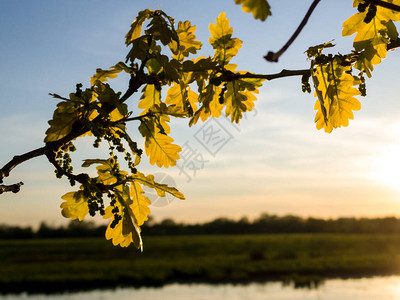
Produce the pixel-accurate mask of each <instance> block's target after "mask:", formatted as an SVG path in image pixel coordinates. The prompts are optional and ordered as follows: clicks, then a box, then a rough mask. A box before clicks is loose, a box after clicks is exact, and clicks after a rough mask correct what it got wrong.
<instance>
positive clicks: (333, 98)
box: [312, 58, 361, 133]
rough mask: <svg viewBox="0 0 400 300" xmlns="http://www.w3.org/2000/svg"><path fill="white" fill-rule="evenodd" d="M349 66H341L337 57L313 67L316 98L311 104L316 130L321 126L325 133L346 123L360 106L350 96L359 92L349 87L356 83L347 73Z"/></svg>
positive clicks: (355, 79) (352, 96)
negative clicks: (314, 113)
mask: <svg viewBox="0 0 400 300" xmlns="http://www.w3.org/2000/svg"><path fill="white" fill-rule="evenodd" d="M349 69H350V67H343V66H341V62H340V60H339V59H338V58H335V59H334V60H333V61H332V62H330V63H328V64H327V65H323V66H318V67H317V68H316V70H315V72H314V74H313V76H312V78H313V80H316V81H317V82H316V83H315V86H316V96H317V97H318V100H317V101H316V103H315V106H314V109H315V110H317V114H316V116H315V122H316V127H317V129H322V128H324V129H325V132H328V133H330V132H331V131H332V130H333V129H334V128H338V127H341V126H348V124H349V119H353V118H354V114H353V111H355V110H359V109H360V108H361V104H360V102H359V101H358V100H357V99H356V98H355V97H354V96H356V95H360V91H359V90H358V89H356V88H354V87H353V86H355V85H358V84H359V83H360V82H359V80H358V78H355V77H353V76H352V75H350V74H348V73H347V71H349ZM314 78H316V79H314ZM321 98H322V99H321Z"/></svg>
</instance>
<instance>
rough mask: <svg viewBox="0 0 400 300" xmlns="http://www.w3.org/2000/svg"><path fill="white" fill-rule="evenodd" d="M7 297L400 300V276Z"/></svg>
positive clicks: (12, 298) (46, 299) (29, 299)
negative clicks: (306, 283) (299, 284)
mask: <svg viewBox="0 0 400 300" xmlns="http://www.w3.org/2000/svg"><path fill="white" fill-rule="evenodd" d="M0 299H7V300H22V299H27V300H53V299H54V300H72V299H79V300H108V299H113V300H114V299H118V300H128V299H129V300H130V299H137V300H156V299H157V300H159V299H162V300H203V299H207V300H228V299H229V300H245V299H246V300H247V299H251V300H259V299H260V300H261V299H273V300H299V299H301V300H337V299H340V300H361V299H362V300H397V299H398V300H400V276H387V277H371V278H359V279H329V280H325V281H324V282H323V283H322V284H321V285H319V287H318V288H312V289H309V288H297V289H295V288H294V287H293V286H292V285H283V284H282V283H280V282H267V283H251V284H247V285H231V284H222V285H209V284H170V285H166V286H164V287H161V288H139V289H135V288H117V289H113V290H94V291H89V292H78V293H67V294H60V295H27V294H19V295H3V296H0Z"/></svg>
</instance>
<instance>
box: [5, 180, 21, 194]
mask: <svg viewBox="0 0 400 300" xmlns="http://www.w3.org/2000/svg"><path fill="white" fill-rule="evenodd" d="M23 184H24V183H23V182H19V183H15V184H11V185H3V184H0V194H3V193H4V192H13V193H18V192H19V190H20V188H21V185H23Z"/></svg>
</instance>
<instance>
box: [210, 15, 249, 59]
mask: <svg viewBox="0 0 400 300" xmlns="http://www.w3.org/2000/svg"><path fill="white" fill-rule="evenodd" d="M209 28H210V33H211V37H210V39H209V42H210V44H211V45H212V46H213V48H214V49H215V54H214V57H215V58H216V59H217V61H218V62H219V63H220V64H221V65H226V64H228V63H229V61H230V60H231V59H232V57H234V56H235V55H236V54H237V53H238V51H239V49H240V48H241V47H242V41H241V40H239V39H238V38H232V33H233V28H232V27H229V19H227V18H226V15H225V13H224V12H222V13H221V14H220V15H219V17H218V18H217V23H216V24H212V23H211V24H210V26H209Z"/></svg>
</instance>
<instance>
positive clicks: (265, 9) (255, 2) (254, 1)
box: [235, 0, 271, 21]
mask: <svg viewBox="0 0 400 300" xmlns="http://www.w3.org/2000/svg"><path fill="white" fill-rule="evenodd" d="M235 3H236V4H242V10H243V11H244V12H246V13H249V12H251V13H253V16H254V18H255V19H260V20H261V21H265V20H266V19H267V17H268V16H270V15H271V10H270V9H271V7H270V6H269V4H268V2H267V1H266V0H235Z"/></svg>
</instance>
